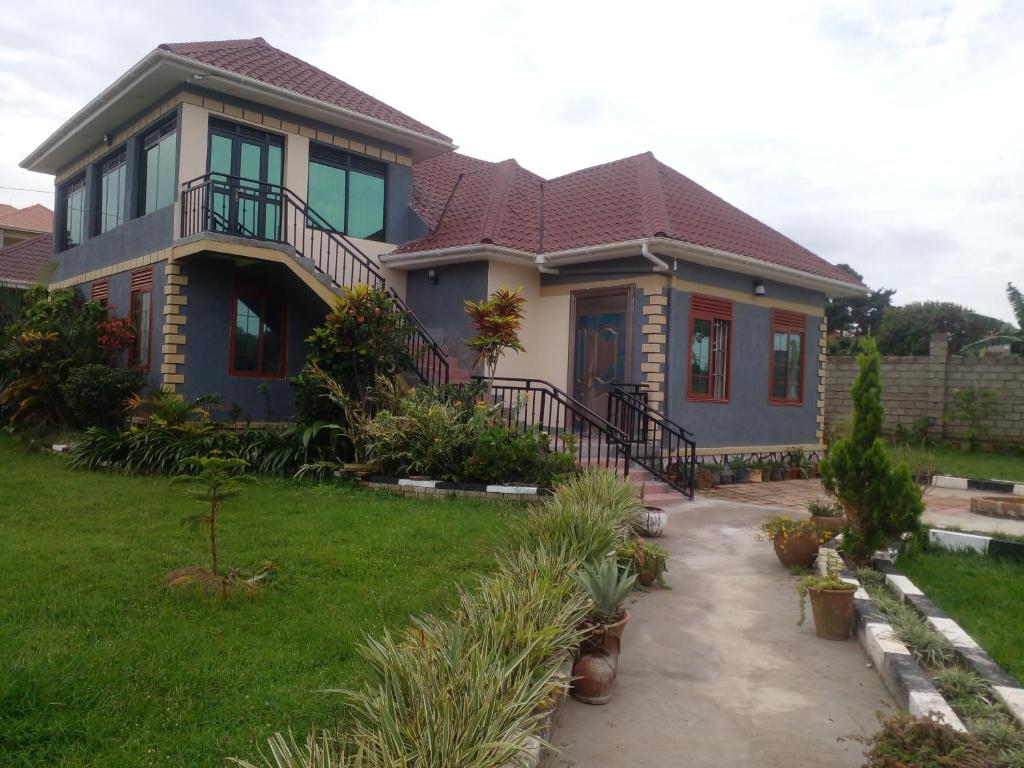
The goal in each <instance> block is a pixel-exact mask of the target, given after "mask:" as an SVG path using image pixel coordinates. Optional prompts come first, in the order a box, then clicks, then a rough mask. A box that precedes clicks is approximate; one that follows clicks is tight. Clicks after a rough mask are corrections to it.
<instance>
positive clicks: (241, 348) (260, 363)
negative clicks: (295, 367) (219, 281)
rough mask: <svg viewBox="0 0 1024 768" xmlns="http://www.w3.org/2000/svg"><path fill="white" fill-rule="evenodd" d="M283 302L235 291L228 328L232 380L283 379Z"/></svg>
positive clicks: (269, 295)
mask: <svg viewBox="0 0 1024 768" xmlns="http://www.w3.org/2000/svg"><path fill="white" fill-rule="evenodd" d="M285 359H286V358H285V302H284V299H283V298H281V296H280V295H278V294H277V293H275V292H272V291H266V290H260V289H255V288H239V289H238V290H237V291H236V292H235V301H234V323H233V325H232V327H231V368H230V372H231V374H232V375H233V376H260V377H264V378H280V377H282V376H284V375H285V367H286V366H285Z"/></svg>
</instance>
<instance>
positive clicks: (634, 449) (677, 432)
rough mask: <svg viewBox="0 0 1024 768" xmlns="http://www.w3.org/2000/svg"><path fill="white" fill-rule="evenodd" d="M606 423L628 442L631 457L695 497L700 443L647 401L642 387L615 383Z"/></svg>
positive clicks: (610, 396)
mask: <svg viewBox="0 0 1024 768" xmlns="http://www.w3.org/2000/svg"><path fill="white" fill-rule="evenodd" d="M607 421H608V422H609V423H611V424H614V425H616V427H618V428H619V430H620V431H621V432H622V433H624V434H625V435H626V436H627V439H628V440H629V443H630V446H629V456H630V459H631V460H632V461H634V462H635V463H637V464H639V465H640V466H642V467H643V468H644V469H646V470H647V471H648V472H650V473H651V474H652V475H653V476H654V477H656V478H657V479H658V480H660V481H662V482H664V483H668V484H669V485H671V486H672V487H673V488H675V489H676V490H678V491H681V492H682V493H684V494H685V495H686V496H687V497H689V498H690V499H692V498H693V488H694V478H695V475H696V472H697V443H696V442H695V441H694V439H693V433H691V432H690V431H689V430H686V429H683V428H682V427H681V426H679V425H678V424H676V423H675V422H674V421H672V420H671V419H669V418H667V417H666V416H665V415H664V414H662V413H660V412H658V411H656V410H655V409H654V408H652V407H651V405H650V403H649V402H648V397H647V392H646V391H645V389H644V385H642V384H613V385H612V386H611V388H610V389H609V391H608V417H607Z"/></svg>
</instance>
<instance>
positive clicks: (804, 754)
mask: <svg viewBox="0 0 1024 768" xmlns="http://www.w3.org/2000/svg"><path fill="white" fill-rule="evenodd" d="M770 513H771V510H768V509H765V508H763V507H756V506H753V505H743V504H735V503H728V502H721V501H713V500H707V499H703V500H698V501H696V502H693V503H689V504H682V505H679V506H677V507H675V508H674V509H672V510H670V513H669V527H668V530H667V531H666V533H665V535H664V536H663V537H662V538H661V539H660V540H659V541H660V543H661V544H663V545H664V546H665V547H666V548H667V549H668V550H669V551H670V552H671V555H672V559H671V563H670V571H669V573H668V574H667V581H668V583H669V584H670V585H671V586H672V589H671V590H658V589H655V590H652V591H651V592H650V593H649V594H647V595H641V596H639V597H638V598H637V599H636V600H635V601H634V603H633V604H632V605H630V606H629V610H630V612H631V614H632V618H631V620H630V623H629V625H628V626H627V628H626V633H625V636H624V638H623V652H622V656H621V657H620V666H619V676H618V679H617V681H616V684H615V689H614V692H613V697H612V701H611V703H609V704H607V705H605V706H587V705H585V704H580V703H579V702H577V701H576V700H575V699H568V700H567V701H566V705H565V707H564V708H563V709H562V711H561V715H560V720H559V723H558V725H557V726H556V728H555V731H554V735H553V741H554V743H555V745H556V746H557V747H559V748H560V750H561V752H560V753H559V754H556V755H553V756H551V757H549V758H548V759H547V760H546V761H545V763H544V766H545V767H546V768H568V767H569V766H572V767H574V768H602V767H604V766H607V767H608V768H612V767H613V766H614V767H616V768H617V767H618V766H626V765H639V766H658V768H665V767H668V766H673V767H674V766H686V768H705V767H707V768H712V767H713V768H722V767H723V766H729V768H744V767H745V766H751V767H753V766H758V768H802V767H803V766H807V768H811V767H812V766H813V767H815V768H817V767H819V766H826V765H827V766H832V767H835V768H843V767H844V766H850V768H854V767H859V766H861V765H862V764H863V758H862V754H863V750H864V747H863V746H862V745H861V744H859V743H857V742H854V741H842V742H841V741H838V739H839V738H840V737H844V736H851V735H859V736H868V735H870V734H872V733H874V731H875V730H876V723H877V720H876V716H875V713H876V711H879V710H885V711H888V710H891V709H892V707H893V704H892V701H891V699H890V697H889V695H888V694H887V693H886V691H885V688H884V687H883V685H882V682H881V680H880V679H879V677H878V675H877V673H876V672H875V670H874V669H872V668H870V666H869V662H868V659H867V657H866V656H865V655H864V654H863V652H862V651H861V648H860V645H859V644H858V643H857V641H856V640H850V641H849V642H845V643H839V642H830V641H827V640H819V639H817V638H816V637H815V636H814V630H813V627H812V626H810V625H811V624H812V622H811V621H810V620H809V621H808V625H807V626H804V627H797V626H796V619H797V596H796V592H795V590H794V586H795V584H796V578H795V577H793V576H790V575H789V573H788V571H786V570H785V569H784V568H783V567H782V566H781V565H779V562H778V560H777V559H776V557H775V553H774V552H773V550H772V547H771V545H770V544H768V543H765V542H758V541H755V539H754V528H755V526H756V525H757V523H758V521H759V520H761V519H762V518H764V517H767V516H768V515H769V514H770Z"/></svg>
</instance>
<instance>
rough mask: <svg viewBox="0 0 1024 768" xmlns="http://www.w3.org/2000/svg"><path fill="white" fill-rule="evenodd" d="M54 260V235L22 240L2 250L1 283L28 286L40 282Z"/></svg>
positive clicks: (0, 262) (0, 252)
mask: <svg viewBox="0 0 1024 768" xmlns="http://www.w3.org/2000/svg"><path fill="white" fill-rule="evenodd" d="M51 261H53V235H51V234H45V235H39V236H38V237H33V238H31V239H29V240H22V241H21V242H20V243H17V244H16V245H12V246H10V247H8V248H4V249H2V250H0V285H14V286H17V287H25V288H27V287H28V286H30V285H33V284H34V283H36V282H38V281H39V279H40V278H41V277H43V276H44V274H45V273H46V271H47V268H48V267H49V264H50V262H51Z"/></svg>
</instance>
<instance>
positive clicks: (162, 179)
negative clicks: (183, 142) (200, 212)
mask: <svg viewBox="0 0 1024 768" xmlns="http://www.w3.org/2000/svg"><path fill="white" fill-rule="evenodd" d="M177 152H178V133H177V131H176V130H175V128H174V123H169V124H167V125H165V126H162V127H161V128H158V129H156V130H155V131H151V132H150V133H149V134H147V135H146V136H144V137H143V139H142V164H141V175H142V178H141V180H140V181H141V184H140V185H139V187H140V189H141V190H142V201H141V209H142V210H141V211H140V213H142V214H147V213H152V212H153V211H157V210H159V209H161V208H164V207H166V206H168V205H170V204H171V203H173V202H174V185H175V183H176V181H177V173H176V170H177V169H176V163H177Z"/></svg>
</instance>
